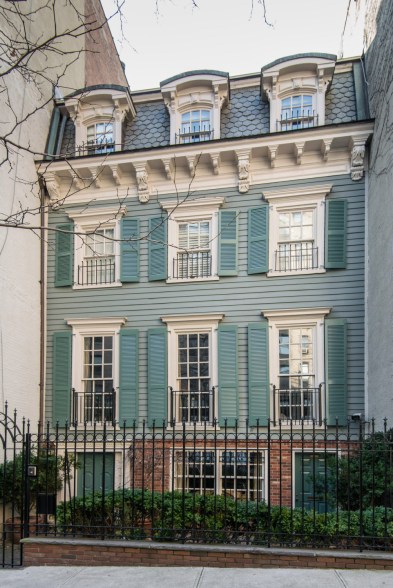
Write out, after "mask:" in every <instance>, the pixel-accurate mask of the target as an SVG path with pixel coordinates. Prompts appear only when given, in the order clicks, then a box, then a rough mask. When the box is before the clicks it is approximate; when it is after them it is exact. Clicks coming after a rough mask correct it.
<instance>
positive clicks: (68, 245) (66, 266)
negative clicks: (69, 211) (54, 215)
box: [55, 223, 74, 287]
mask: <svg viewBox="0 0 393 588" xmlns="http://www.w3.org/2000/svg"><path fill="white" fill-rule="evenodd" d="M56 229H57V231H56V246H55V286H56V287H57V286H72V284H73V279H72V278H73V275H72V274H73V271H72V270H73V257H74V255H73V253H74V251H73V250H74V234H73V230H74V224H73V223H67V224H61V225H57V226H56Z"/></svg>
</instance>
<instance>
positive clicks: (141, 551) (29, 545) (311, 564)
mask: <svg viewBox="0 0 393 588" xmlns="http://www.w3.org/2000/svg"><path fill="white" fill-rule="evenodd" d="M22 543H23V545H24V559H23V563H24V565H25V566H37V565H39V566H42V565H47V566H51V565H54V566H55V565H62V566H66V565H72V566H79V565H80V566H111V565H113V566H182V567H192V566H198V567H218V568H264V567H266V568H275V567H278V568H290V567H294V568H340V569H361V570H364V569H368V570H390V571H393V554H391V553H377V552H365V553H356V552H350V551H344V552H342V551H340V552H338V551H337V552H336V551H334V552H333V551H332V552H330V551H315V550H312V551H311V550H310V551H308V550H295V549H293V550H291V549H275V548H272V549H266V548H262V547H260V548H258V547H246V546H244V547H243V546H242V547H238V546H207V545H173V544H154V543H151V542H142V541H130V542H128V543H127V544H125V543H124V541H100V542H98V541H91V540H74V539H72V540H71V539H70V540H66V539H36V538H29V539H23V540H22Z"/></svg>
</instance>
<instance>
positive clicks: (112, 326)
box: [66, 317, 127, 420]
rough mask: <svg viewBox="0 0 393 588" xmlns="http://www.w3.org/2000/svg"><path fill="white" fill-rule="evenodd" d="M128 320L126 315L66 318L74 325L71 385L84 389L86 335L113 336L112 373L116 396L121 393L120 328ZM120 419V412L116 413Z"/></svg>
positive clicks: (78, 390) (80, 389)
mask: <svg viewBox="0 0 393 588" xmlns="http://www.w3.org/2000/svg"><path fill="white" fill-rule="evenodd" d="M126 322H127V318H125V317H99V318H70V319H68V320H66V323H67V325H69V326H70V327H72V377H71V387H72V388H73V389H75V390H76V391H77V392H82V391H83V390H84V385H83V382H84V378H83V366H84V362H83V359H84V357H83V353H84V338H85V337H99V336H103V337H112V338H113V349H112V370H113V371H112V375H113V388H114V389H115V390H116V396H117V399H118V395H119V378H120V362H119V349H120V329H121V327H122V326H123V325H125V323H126ZM118 407H119V403H118V402H116V411H118V410H119V408H118ZM114 416H115V419H116V420H118V414H116V415H114Z"/></svg>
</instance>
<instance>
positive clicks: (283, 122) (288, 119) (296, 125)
mask: <svg viewBox="0 0 393 588" xmlns="http://www.w3.org/2000/svg"><path fill="white" fill-rule="evenodd" d="M292 114H293V116H290V115H288V114H282V115H281V117H280V119H279V120H277V122H276V128H277V131H295V130H296V129H309V128H310V127H317V126H318V115H317V114H315V110H309V109H304V110H301V109H296V110H295V111H294V112H293V113H292Z"/></svg>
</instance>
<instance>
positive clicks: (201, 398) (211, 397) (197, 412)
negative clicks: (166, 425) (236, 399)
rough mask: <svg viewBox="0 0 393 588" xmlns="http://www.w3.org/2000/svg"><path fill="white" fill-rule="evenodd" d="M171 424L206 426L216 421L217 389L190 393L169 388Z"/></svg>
mask: <svg viewBox="0 0 393 588" xmlns="http://www.w3.org/2000/svg"><path fill="white" fill-rule="evenodd" d="M169 400H170V422H171V424H172V426H174V425H176V424H183V423H185V424H188V425H194V424H196V425H205V424H213V423H214V420H215V417H216V415H215V402H216V389H215V388H214V386H213V388H212V389H211V390H206V391H203V392H189V391H181V390H174V389H173V388H172V387H170V388H169Z"/></svg>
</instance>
